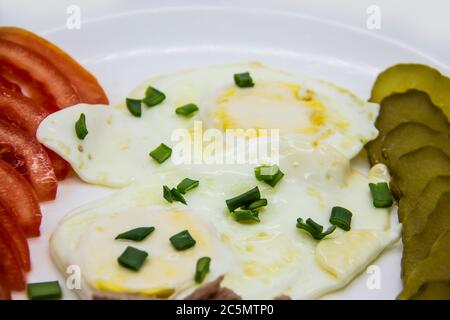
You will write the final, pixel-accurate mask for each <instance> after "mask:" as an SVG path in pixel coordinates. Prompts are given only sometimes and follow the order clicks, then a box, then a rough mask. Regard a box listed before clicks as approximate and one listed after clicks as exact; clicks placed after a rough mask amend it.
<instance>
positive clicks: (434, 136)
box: [381, 122, 450, 167]
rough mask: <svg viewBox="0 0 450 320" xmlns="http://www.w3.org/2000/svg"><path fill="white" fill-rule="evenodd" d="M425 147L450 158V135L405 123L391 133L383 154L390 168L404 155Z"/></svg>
mask: <svg viewBox="0 0 450 320" xmlns="http://www.w3.org/2000/svg"><path fill="white" fill-rule="evenodd" d="M425 146H432V147H435V148H438V149H440V150H442V151H443V152H444V153H445V154H446V155H448V156H450V137H449V135H448V134H446V133H441V132H439V131H435V130H433V129H431V128H429V127H427V126H426V125H424V124H421V123H417V122H405V123H402V124H400V125H398V126H397V127H395V128H394V129H393V130H391V131H389V133H388V134H387V135H386V137H385V138H384V141H383V146H382V148H381V152H382V155H383V158H384V160H385V161H384V163H385V164H386V165H387V166H388V167H389V166H390V165H391V163H395V162H396V161H397V160H398V158H400V157H401V156H402V155H404V154H406V153H408V152H411V151H414V150H417V149H419V148H421V147H425Z"/></svg>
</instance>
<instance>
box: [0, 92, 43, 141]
mask: <svg viewBox="0 0 450 320" xmlns="http://www.w3.org/2000/svg"><path fill="white" fill-rule="evenodd" d="M49 114H50V113H49V112H48V111H47V110H45V109H43V108H41V107H40V106H39V105H38V104H36V103H35V102H34V101H33V100H31V99H30V98H28V97H25V96H23V95H21V94H19V93H17V92H14V91H9V90H2V91H0V117H2V118H4V119H7V120H9V121H11V122H14V123H16V124H17V125H18V126H20V127H21V128H22V129H25V130H26V131H27V132H28V133H29V134H30V135H31V136H35V135H36V130H37V128H38V127H39V124H40V123H41V121H42V120H44V119H45V117H47V116H48V115H49Z"/></svg>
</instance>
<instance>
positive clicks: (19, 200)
mask: <svg viewBox="0 0 450 320" xmlns="http://www.w3.org/2000/svg"><path fill="white" fill-rule="evenodd" d="M0 181H2V183H1V184H0V206H3V207H4V208H5V209H6V210H8V212H10V213H11V214H13V215H14V216H15V217H16V219H17V223H18V224H19V225H20V227H21V228H22V230H23V231H24V233H25V235H26V236H28V237H37V236H39V226H40V225H41V218H42V215H41V209H40V208H39V202H38V198H37V196H36V193H35V192H34V190H33V189H32V187H31V185H30V184H29V183H28V181H27V180H26V179H25V178H24V177H23V176H22V175H20V174H19V173H18V172H17V171H16V170H14V168H13V167H12V166H10V165H9V164H8V163H6V162H5V161H3V160H0Z"/></svg>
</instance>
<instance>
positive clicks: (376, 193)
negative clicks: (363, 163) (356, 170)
mask: <svg viewBox="0 0 450 320" xmlns="http://www.w3.org/2000/svg"><path fill="white" fill-rule="evenodd" d="M369 188H370V192H371V193H372V199H373V206H374V207H375V208H389V207H390V206H392V203H393V200H392V194H391V191H390V190H389V186H388V184H387V183H386V182H379V183H376V184H375V183H369Z"/></svg>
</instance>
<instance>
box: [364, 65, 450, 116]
mask: <svg viewBox="0 0 450 320" xmlns="http://www.w3.org/2000/svg"><path fill="white" fill-rule="evenodd" d="M409 89H417V90H421V91H424V92H426V93H427V94H428V95H429V96H430V98H431V100H432V101H433V103H434V104H435V105H437V106H438V107H439V108H441V109H442V110H443V112H444V113H445V114H446V116H447V118H448V119H450V78H448V77H446V76H444V75H442V74H441V73H440V72H439V71H438V70H436V69H434V68H431V67H429V66H426V65H423V64H397V65H394V66H392V67H390V68H388V69H386V70H385V71H383V72H382V73H380V74H379V75H378V77H377V79H376V81H375V83H374V85H373V87H372V96H371V97H370V101H371V102H380V101H382V100H383V99H384V98H385V97H388V96H390V95H391V94H393V93H399V92H405V91H407V90H409Z"/></svg>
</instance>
